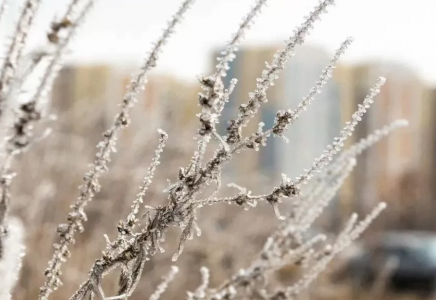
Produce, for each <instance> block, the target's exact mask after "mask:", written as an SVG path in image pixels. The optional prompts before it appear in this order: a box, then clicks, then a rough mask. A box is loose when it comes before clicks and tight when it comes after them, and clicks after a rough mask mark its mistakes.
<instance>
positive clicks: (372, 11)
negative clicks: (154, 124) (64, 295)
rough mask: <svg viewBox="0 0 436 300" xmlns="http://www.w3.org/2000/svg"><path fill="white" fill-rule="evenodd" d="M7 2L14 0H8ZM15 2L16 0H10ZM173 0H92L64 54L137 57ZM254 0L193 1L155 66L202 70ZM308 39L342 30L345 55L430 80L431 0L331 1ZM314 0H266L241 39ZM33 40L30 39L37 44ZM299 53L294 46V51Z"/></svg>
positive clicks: (270, 28)
mask: <svg viewBox="0 0 436 300" xmlns="http://www.w3.org/2000/svg"><path fill="white" fill-rule="evenodd" d="M9 1H10V2H14V1H15V0H9ZM15 2H16V1H15ZM45 2H46V5H45V6H44V7H43V8H42V9H41V11H40V15H39V20H38V21H39V24H40V26H47V24H44V23H47V22H49V21H50V20H51V19H52V15H53V13H55V12H56V11H62V10H61V9H62V7H63V5H65V3H66V2H67V1H66V0H47V1H45ZM180 2H181V1H180V0H98V1H97V5H96V6H95V9H94V11H93V13H92V14H91V15H90V16H89V18H88V20H87V22H86V24H85V25H84V27H83V29H82V30H81V31H80V33H79V35H78V36H77V38H76V40H75V43H74V45H73V47H72V50H73V53H72V54H71V55H70V59H71V60H74V61H81V62H89V61H98V62H113V63H122V62H130V63H131V64H132V65H134V64H135V63H139V62H140V61H141V58H142V57H143V56H144V54H145V53H146V52H147V51H148V50H149V49H150V47H151V45H150V43H151V42H152V41H153V40H155V39H156V38H157V37H158V35H159V34H160V32H161V28H163V26H165V24H166V20H167V19H168V18H169V17H170V16H171V14H172V13H173V12H175V11H176V9H177V7H178V5H179V4H180ZM254 2H255V1H254V0H197V1H196V4H195V5H194V7H193V8H192V9H191V10H190V11H189V12H188V14H187V16H186V20H185V21H184V23H183V24H182V26H180V27H179V28H178V32H177V35H176V36H175V37H174V38H173V39H172V40H171V41H170V43H169V45H168V47H167V48H166V50H165V53H164V54H163V55H162V57H161V59H162V60H161V62H160V65H159V67H160V69H159V70H160V71H164V72H172V73H175V74H177V75H179V76H190V77H192V78H194V76H195V75H197V74H200V73H204V72H205V70H206V68H207V66H208V64H209V62H210V51H211V50H212V49H213V48H214V47H216V46H219V45H221V44H223V43H224V42H226V41H227V40H228V39H229V37H230V35H231V34H232V33H233V32H234V31H235V30H236V28H237V25H238V24H239V22H240V20H241V18H242V16H244V15H245V14H246V12H247V11H248V9H249V8H250V6H251V5H252V4H253V3H254ZM336 3H337V4H336V6H334V7H331V8H330V9H329V13H328V14H327V15H324V16H323V18H322V21H321V22H318V23H317V24H316V27H315V30H314V31H313V32H312V34H311V35H310V37H309V38H308V40H307V41H308V42H309V43H311V44H317V45H321V46H323V47H325V48H326V49H328V50H331V51H332V50H334V49H335V48H336V47H337V46H338V45H339V44H340V43H341V42H342V41H343V40H344V39H345V38H346V37H347V36H354V37H355V38H356V42H355V43H354V45H353V46H352V47H351V48H350V49H349V50H348V52H347V54H346V56H345V57H344V61H346V62H359V61H362V60H373V59H379V60H383V61H395V62H401V63H403V64H405V65H408V66H411V67H412V68H414V69H415V70H416V73H417V74H418V75H419V76H421V77H422V78H423V79H425V80H426V81H429V82H431V83H433V84H436V58H435V55H436V33H435V28H436V0H337V1H336ZM316 4H317V0H270V1H269V5H268V7H267V8H266V9H265V10H264V12H263V14H261V15H260V17H259V18H258V19H257V21H256V23H255V26H253V28H252V30H251V31H250V33H249V34H248V36H247V39H246V41H245V42H244V44H248V45H258V44H267V43H281V42H282V41H283V40H284V39H286V38H287V37H288V36H289V35H290V34H291V33H292V29H294V28H295V26H296V25H298V24H299V23H301V22H302V21H303V17H304V16H305V15H307V14H308V12H309V11H310V10H311V9H312V8H313V7H314V6H315V5H316ZM40 38H41V37H40V36H39V37H38V38H34V39H33V41H34V42H35V43H36V41H37V40H38V39H40ZM297 51H298V50H297Z"/></svg>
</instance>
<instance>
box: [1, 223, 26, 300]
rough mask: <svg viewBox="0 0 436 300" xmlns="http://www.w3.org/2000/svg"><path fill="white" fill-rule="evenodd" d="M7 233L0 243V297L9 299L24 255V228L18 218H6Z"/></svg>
mask: <svg viewBox="0 0 436 300" xmlns="http://www.w3.org/2000/svg"><path fill="white" fill-rule="evenodd" d="M7 228H8V234H7V236H6V238H5V239H4V240H3V243H2V244H1V245H0V254H1V255H0V278H1V280H0V299H1V300H9V299H11V292H12V289H13V288H14V285H15V283H16V281H17V280H18V275H19V273H20V269H21V260H22V258H23V256H24V244H23V243H24V229H23V225H22V224H21V222H20V221H19V220H18V219H15V218H9V219H8V224H7Z"/></svg>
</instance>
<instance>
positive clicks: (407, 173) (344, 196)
mask: <svg viewBox="0 0 436 300" xmlns="http://www.w3.org/2000/svg"><path fill="white" fill-rule="evenodd" d="M276 50H277V48H275V47H267V48H246V49H241V50H240V51H239V52H238V54H237V58H236V59H235V61H234V62H233V66H232V69H231V70H230V71H229V74H228V77H227V79H226V80H227V81H229V80H230V79H231V78H237V79H238V85H237V87H236V89H235V92H234V93H233V95H232V97H231V99H230V102H229V104H228V106H227V107H226V108H225V111H224V113H223V116H224V118H225V119H226V120H229V119H230V118H234V117H235V114H236V113H237V110H236V107H237V106H238V105H239V104H241V103H245V102H246V101H247V100H248V93H249V92H251V91H254V89H255V85H256V78H258V77H260V74H261V72H262V70H263V69H264V68H265V62H266V61H267V62H270V61H271V60H272V57H273V55H274V53H275V51H276ZM330 57H331V55H330V54H329V53H327V52H325V51H324V50H323V49H319V48H316V47H310V46H306V47H301V48H299V49H297V53H296V55H295V56H294V57H292V58H291V60H290V62H289V64H288V66H287V68H286V69H285V70H284V71H283V73H282V74H281V75H280V78H279V80H278V81H277V84H276V85H275V86H273V87H271V88H270V90H269V91H268V99H269V102H268V103H266V104H264V105H262V106H261V109H260V112H259V113H258V115H257V116H256V119H254V120H253V121H252V122H251V125H250V127H249V128H248V129H247V130H246V132H251V131H254V130H255V128H256V126H257V124H258V122H260V121H261V120H262V121H263V122H265V123H266V127H267V128H268V127H269V126H271V124H272V123H273V121H274V118H275V114H276V111H277V110H278V109H288V108H291V109H292V108H295V107H296V106H297V104H298V103H299V102H300V101H301V100H302V99H303V97H304V96H305V95H306V94H307V93H308V91H309V89H310V88H311V87H312V86H313V85H314V84H315V82H316V80H317V78H318V77H319V75H320V73H321V71H322V69H323V68H324V67H325V66H326V65H327V64H328V62H329V59H330ZM379 76H384V77H386V78H387V82H386V84H385V86H384V87H383V89H382V91H381V93H380V95H379V96H378V97H377V99H376V101H375V103H374V105H373V106H372V107H371V108H370V110H369V112H368V113H367V115H366V116H365V117H364V119H363V121H362V122H361V123H360V124H359V125H358V127H357V129H356V132H355V134H354V135H353V137H352V138H351V139H350V141H349V142H348V145H350V144H351V143H353V142H356V141H357V140H359V139H360V138H363V137H365V136H366V135H368V134H370V133H371V132H373V131H374V130H376V129H378V128H381V127H383V126H384V125H386V124H389V123H390V122H392V121H393V120H395V119H401V118H404V119H407V120H409V122H410V126H409V127H408V128H406V129H402V130H398V131H397V132H395V133H393V134H392V135H391V136H390V137H389V138H387V139H385V140H383V141H382V142H380V143H378V144H377V145H376V146H375V147H373V148H372V149H370V150H369V151H367V152H365V153H364V154H363V155H362V156H361V157H360V158H359V160H358V165H357V167H356V169H355V171H354V173H353V175H352V176H351V178H350V179H349V180H348V181H347V182H346V184H345V185H344V188H343V190H342V192H341V194H340V203H341V207H340V209H338V210H337V211H338V213H340V214H341V215H342V214H343V215H344V216H349V213H350V212H351V211H368V210H369V209H370V208H371V207H373V206H374V205H375V203H377V202H379V201H388V202H390V203H393V204H394V206H395V205H396V206H401V207H403V208H404V207H407V205H414V206H415V207H419V205H417V203H419V202H418V201H431V200H428V199H425V198H431V197H433V195H435V193H434V192H433V191H432V190H436V188H434V179H435V178H436V177H435V174H434V173H435V169H436V168H435V167H436V163H435V162H434V161H435V159H434V157H435V155H436V154H435V152H434V151H435V147H436V146H435V145H436V140H435V138H434V132H435V131H434V128H435V126H436V125H435V124H436V122H435V121H434V120H435V112H436V108H435V106H434V102H435V101H436V98H435V97H436V96H435V95H436V93H434V92H433V93H431V90H430V89H429V87H427V86H426V85H425V84H424V83H423V81H422V80H421V79H420V78H419V77H418V76H416V74H414V72H413V71H412V70H410V69H409V68H406V67H404V66H401V65H396V64H381V63H371V64H364V65H357V66H343V65H339V66H338V68H337V69H336V70H335V72H334V76H333V78H332V79H331V80H330V82H329V83H328V84H327V85H326V86H325V87H324V88H323V92H322V93H321V94H319V95H317V97H316V99H315V101H314V102H313V104H312V105H311V107H310V108H309V109H308V110H307V111H306V112H305V113H304V114H302V115H301V117H300V119H299V120H297V121H296V122H295V124H294V125H292V126H291V127H290V128H289V132H288V134H287V137H288V138H289V141H290V142H289V144H285V143H283V141H281V140H279V139H277V138H270V140H269V141H268V146H267V147H265V148H264V149H262V150H261V151H260V152H259V153H256V152H254V151H246V153H244V155H243V158H242V159H243V163H242V164H241V165H240V166H237V168H235V170H228V171H229V172H230V173H231V172H236V171H239V172H241V170H243V171H242V172H246V173H247V174H253V172H254V171H255V170H261V171H262V172H263V173H264V174H265V175H266V176H267V178H274V180H277V176H276V175H279V174H280V173H286V174H288V175H289V176H296V175H298V174H300V173H302V172H303V170H304V169H305V168H308V167H309V166H310V164H311V162H312V161H313V159H314V158H315V157H317V156H319V155H320V154H321V153H322V151H323V150H324V148H325V147H326V146H327V145H328V144H330V143H331V142H332V140H333V137H335V136H336V135H337V134H338V133H339V131H340V129H341V127H342V124H344V123H345V122H346V121H348V120H350V117H351V114H352V113H353V112H354V111H355V110H356V108H357V105H358V104H359V103H361V102H362V101H363V99H364V97H365V96H366V95H367V94H368V92H369V90H370V88H371V87H372V86H373V85H374V83H375V82H376V80H377V78H378V77H379ZM224 125H225V124H224ZM224 125H222V128H221V130H224V128H225V126H224ZM249 152H250V153H249Z"/></svg>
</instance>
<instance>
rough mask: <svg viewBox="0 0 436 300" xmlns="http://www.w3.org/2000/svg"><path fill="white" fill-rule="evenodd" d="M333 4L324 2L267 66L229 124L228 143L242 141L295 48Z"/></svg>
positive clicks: (327, 0)
mask: <svg viewBox="0 0 436 300" xmlns="http://www.w3.org/2000/svg"><path fill="white" fill-rule="evenodd" d="M333 3H334V0H324V1H322V2H321V3H320V4H319V5H318V6H316V7H315V9H314V10H313V11H312V12H311V13H310V15H309V17H307V19H306V21H305V22H304V23H303V24H301V25H300V26H299V27H298V28H296V29H295V30H294V35H293V36H292V37H291V38H290V39H289V40H288V41H287V42H286V47H285V48H283V49H282V50H279V51H278V52H277V54H275V55H274V59H273V61H272V62H271V64H267V65H266V69H265V70H264V71H263V72H262V77H261V78H258V79H257V88H256V90H255V91H254V92H253V93H250V94H249V101H248V103H247V104H242V105H241V106H239V109H238V110H239V115H238V118H237V119H235V120H231V121H230V122H229V126H228V127H227V134H228V135H227V143H229V144H234V143H237V142H239V141H240V140H241V130H242V127H244V126H245V125H246V124H247V123H248V121H249V120H250V119H251V118H252V117H253V116H254V114H255V113H256V112H257V111H258V109H259V107H260V104H261V103H264V102H267V101H268V100H267V98H266V92H267V90H268V89H269V88H270V87H271V86H273V85H274V83H275V80H276V79H278V76H279V74H280V73H281V71H282V70H283V69H284V68H285V65H286V63H287V62H288V60H289V59H290V58H291V56H293V55H294V49H295V47H296V46H297V45H301V44H302V43H304V41H305V38H306V36H307V35H308V34H309V32H310V30H311V29H312V28H313V24H314V23H315V21H317V20H319V19H320V16H321V15H322V14H323V13H326V12H327V7H328V6H330V5H332V4H333Z"/></svg>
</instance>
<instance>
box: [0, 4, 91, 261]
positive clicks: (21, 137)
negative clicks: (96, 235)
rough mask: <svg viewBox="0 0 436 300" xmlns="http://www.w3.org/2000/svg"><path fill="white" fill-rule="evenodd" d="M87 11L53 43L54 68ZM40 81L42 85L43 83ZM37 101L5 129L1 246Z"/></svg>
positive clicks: (21, 109)
mask: <svg viewBox="0 0 436 300" xmlns="http://www.w3.org/2000/svg"><path fill="white" fill-rule="evenodd" d="M73 2H76V1H73ZM90 3H91V2H90ZM32 7H33V6H30V8H32ZM71 9H72V8H71V6H70V8H69V9H68V11H67V13H66V15H65V17H66V16H69V14H71V11H70V10H71ZM89 9H90V4H88V5H87V6H85V7H84V9H83V10H82V11H81V12H80V14H79V15H78V17H77V19H72V20H70V23H69V24H70V25H69V27H70V28H71V30H70V31H68V32H67V34H66V36H65V37H64V38H63V39H61V40H58V43H57V44H56V47H55V48H56V53H55V55H54V56H53V58H52V61H51V62H52V64H53V65H56V64H58V60H59V59H60V55H61V54H62V53H63V52H64V50H65V48H66V46H67V45H68V44H69V41H70V40H71V38H72V36H73V34H74V33H75V31H76V29H77V26H78V25H79V24H80V23H81V21H82V20H83V18H84V17H85V16H86V14H87V13H88V11H89ZM71 22H72V23H71ZM52 26H54V25H52ZM41 58H42V57H39V58H37V59H36V61H39V60H40V59H41ZM35 63H37V62H35ZM14 74H15V73H14ZM11 80H13V81H17V79H16V78H12V79H11ZM42 82H44V80H43V81H42ZM18 92H21V91H18ZM7 96H8V97H11V96H14V93H12V92H11V93H8V95H7ZM5 100H7V101H13V100H14V99H10V100H9V98H5ZM38 100H39V99H33V100H31V101H29V102H26V103H23V104H20V105H19V107H18V110H17V111H16V112H15V114H14V116H13V118H12V119H13V120H12V125H11V126H10V127H9V126H8V128H7V134H8V135H7V136H6V138H5V140H4V145H3V147H4V149H3V150H4V157H3V160H2V162H1V164H0V190H1V193H0V244H1V239H2V236H3V235H4V234H5V232H6V228H5V226H4V222H5V220H6V218H7V213H8V208H9V203H10V201H11V193H10V185H11V182H12V179H13V178H14V175H13V174H11V172H10V169H11V165H12V163H13V161H14V158H15V156H16V155H18V154H20V153H22V152H23V151H25V150H26V149H27V148H28V146H29V145H30V144H31V142H32V141H33V139H34V138H33V133H32V131H33V127H34V126H35V124H36V123H38V122H39V121H40V120H41V117H42V111H41V107H40V106H41V105H40V103H39V101H38ZM0 112H1V109H0ZM0 117H1V116H0ZM0 257H1V255H0Z"/></svg>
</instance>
